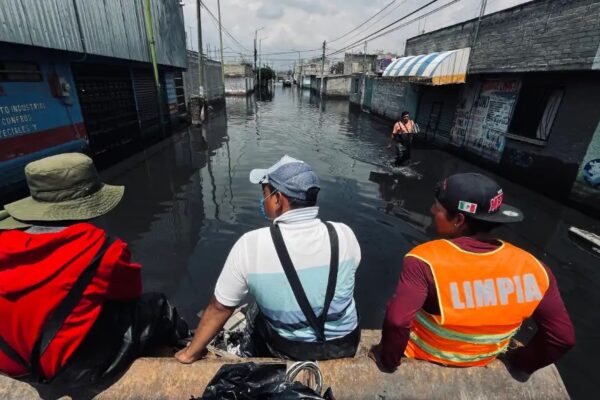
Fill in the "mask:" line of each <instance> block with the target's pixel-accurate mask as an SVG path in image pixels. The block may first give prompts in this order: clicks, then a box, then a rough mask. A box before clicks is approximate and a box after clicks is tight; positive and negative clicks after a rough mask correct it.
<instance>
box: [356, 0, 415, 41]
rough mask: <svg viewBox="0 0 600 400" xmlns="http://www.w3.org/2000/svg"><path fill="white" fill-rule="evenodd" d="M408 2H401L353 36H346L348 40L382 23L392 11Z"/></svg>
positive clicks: (405, 0)
mask: <svg viewBox="0 0 600 400" xmlns="http://www.w3.org/2000/svg"><path fill="white" fill-rule="evenodd" d="M407 1H408V0H403V1H402V2H400V3H398V4H396V6H395V7H394V8H392V9H391V10H389V11H388V12H387V13H386V14H385V15H382V16H380V17H379V18H377V19H376V20H375V21H372V22H371V23H370V24H369V25H368V26H365V27H364V28H362V29H360V30H358V31H357V32H355V33H354V34H352V35H350V36H348V39H351V38H354V37H357V36H358V35H360V34H362V33H364V32H366V31H368V30H369V29H370V28H372V27H374V26H375V25H377V24H378V23H379V22H381V21H383V20H384V19H386V18H388V17H390V16H391V15H392V14H393V13H394V11H396V10H397V9H399V8H400V7H402V6H403V5H404V4H405V3H406V2H407Z"/></svg>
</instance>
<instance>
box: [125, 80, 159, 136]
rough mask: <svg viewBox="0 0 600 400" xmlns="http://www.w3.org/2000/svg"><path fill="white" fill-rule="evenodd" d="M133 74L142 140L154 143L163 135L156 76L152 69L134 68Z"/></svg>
mask: <svg viewBox="0 0 600 400" xmlns="http://www.w3.org/2000/svg"><path fill="white" fill-rule="evenodd" d="M131 75H132V77H133V88H134V92H135V100H136V105H137V111H138V117H139V124H140V131H141V133H142V140H143V141H144V143H145V144H148V143H152V142H155V141H157V140H158V139H160V137H161V127H160V116H159V115H158V104H159V103H158V97H157V96H156V85H155V83H154V76H153V73H152V70H150V69H133V70H132V72H131Z"/></svg>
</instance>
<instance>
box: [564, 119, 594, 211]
mask: <svg viewBox="0 0 600 400" xmlns="http://www.w3.org/2000/svg"><path fill="white" fill-rule="evenodd" d="M571 199H572V200H574V201H576V202H579V203H582V204H583V205H585V206H586V207H593V208H594V209H598V208H600V207H599V206H598V203H599V202H600V123H598V126H597V127H596V131H595V132H594V136H593V138H592V141H591V143H590V145H589V147H588V149H587V151H586V153H585V156H584V157H583V161H582V163H581V165H580V167H579V171H578V173H577V178H576V179H575V183H574V184H573V189H572V192H571Z"/></svg>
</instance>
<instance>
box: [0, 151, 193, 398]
mask: <svg viewBox="0 0 600 400" xmlns="http://www.w3.org/2000/svg"><path fill="white" fill-rule="evenodd" d="M25 177H26V179H27V185H28V186H29V190H30V193H31V196H29V197H27V198H24V199H21V200H18V201H15V202H13V203H9V204H6V205H5V206H4V208H5V210H3V211H0V315H2V321H3V322H4V321H10V323H2V324H0V347H1V351H0V373H2V374H5V375H9V376H12V377H21V376H25V375H30V374H32V373H33V374H35V375H36V376H38V377H39V379H38V380H39V381H41V382H48V383H49V382H52V384H53V385H55V387H61V388H66V390H71V389H74V388H78V389H79V388H80V387H83V386H87V385H89V384H92V383H95V382H100V381H101V380H106V379H111V378H112V377H113V376H115V375H117V374H119V373H121V372H123V370H124V369H125V368H127V367H128V365H129V364H130V363H131V362H132V361H133V360H134V359H135V358H137V357H141V356H144V355H149V354H151V352H152V351H153V350H154V348H155V346H156V347H158V348H161V347H166V346H176V345H177V344H178V343H179V344H181V343H182V342H183V341H185V339H186V338H187V337H188V336H190V332H189V328H188V326H187V324H186V323H185V321H184V320H183V319H182V318H181V317H180V316H179V314H178V313H177V310H176V309H175V308H174V307H172V306H171V305H170V304H169V303H168V300H167V298H166V296H165V295H164V294H161V293H143V291H142V273H141V270H142V266H141V265H140V264H139V263H137V262H135V261H133V260H132V254H131V251H130V250H129V247H128V245H127V243H126V242H125V241H123V240H121V239H119V238H118V237H115V236H112V235H109V233H108V232H106V231H105V230H104V229H102V228H101V227H98V226H95V225H94V224H93V221H90V220H92V219H94V218H96V217H99V216H101V215H104V214H106V213H107V212H109V211H110V210H112V209H113V208H114V207H115V206H116V205H117V204H119V202H120V201H121V199H122V198H123V192H124V188H123V187H122V186H112V185H107V184H105V183H103V182H102V181H101V180H100V177H99V176H98V172H97V171H96V168H95V167H94V163H93V162H92V160H91V159H90V158H89V157H88V156H86V155H84V154H79V153H67V154H61V155H56V156H51V157H47V158H44V159H41V160H39V161H34V162H31V163H29V164H27V166H26V167H25ZM0 210H1V209H0ZM115 228H116V227H115ZM150 328H151V329H150ZM125 331H127V335H123V332H125ZM41 342H43V343H42V344H41V345H40V343H41ZM115 344H117V345H115ZM36 346H37V347H36ZM38 347H41V351H39V349H38ZM44 349H48V351H44ZM25 360H27V361H25ZM90 360H91V361H90Z"/></svg>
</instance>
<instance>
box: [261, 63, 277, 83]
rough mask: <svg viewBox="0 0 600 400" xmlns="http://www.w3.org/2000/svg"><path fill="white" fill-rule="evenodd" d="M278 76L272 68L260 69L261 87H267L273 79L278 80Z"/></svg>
mask: <svg viewBox="0 0 600 400" xmlns="http://www.w3.org/2000/svg"><path fill="white" fill-rule="evenodd" d="M276 76H277V75H276V74H275V71H273V70H272V69H271V67H262V68H261V69H260V80H261V81H260V82H259V84H261V85H266V84H267V82H269V80H271V79H275V78H276Z"/></svg>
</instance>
